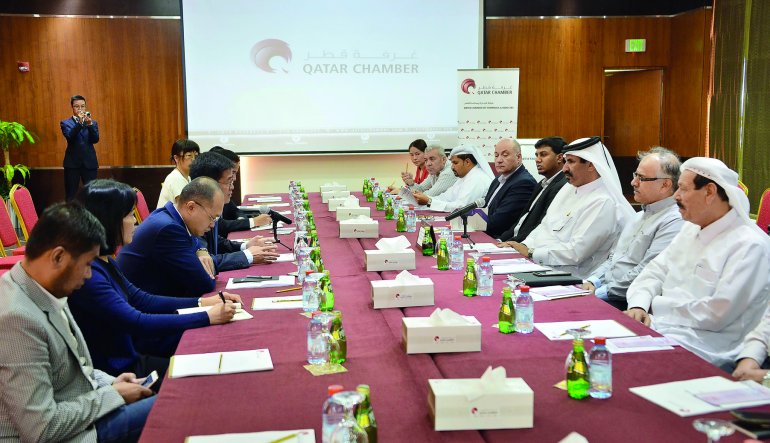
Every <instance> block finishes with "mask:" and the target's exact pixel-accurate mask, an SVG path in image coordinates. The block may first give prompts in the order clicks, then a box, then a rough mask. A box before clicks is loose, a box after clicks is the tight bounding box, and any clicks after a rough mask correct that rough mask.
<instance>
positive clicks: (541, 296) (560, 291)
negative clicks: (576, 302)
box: [530, 285, 590, 301]
mask: <svg viewBox="0 0 770 443" xmlns="http://www.w3.org/2000/svg"><path fill="white" fill-rule="evenodd" d="M588 294H590V292H589V291H586V290H585V289H583V288H581V287H580V286H577V285H554V286H542V287H539V288H532V289H530V295H532V300H535V301H543V300H557V299H560V298H568V297H581V296H583V295H588Z"/></svg>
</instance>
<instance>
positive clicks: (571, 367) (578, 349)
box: [567, 340, 591, 400]
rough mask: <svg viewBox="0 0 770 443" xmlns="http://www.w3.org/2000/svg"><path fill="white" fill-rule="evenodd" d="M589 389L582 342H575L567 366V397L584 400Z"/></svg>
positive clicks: (589, 384)
mask: <svg viewBox="0 0 770 443" xmlns="http://www.w3.org/2000/svg"><path fill="white" fill-rule="evenodd" d="M590 387H591V382H590V381H589V379H588V364H587V363H586V356H585V352H584V351H583V340H575V341H574V342H573V348H572V354H571V355H570V360H569V364H568V365H567V395H568V396H570V397H571V398H575V399H578V400H580V399H583V398H586V397H588V390H589V388H590Z"/></svg>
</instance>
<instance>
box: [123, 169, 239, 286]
mask: <svg viewBox="0 0 770 443" xmlns="http://www.w3.org/2000/svg"><path fill="white" fill-rule="evenodd" d="M224 203H225V195H224V193H223V192H222V190H221V189H220V187H219V184H218V183H217V182H216V181H214V180H212V179H210V178H206V177H201V178H198V179H195V180H192V181H191V182H190V183H189V184H187V186H185V187H184V188H183V189H182V193H181V194H179V197H177V199H176V203H174V202H169V203H166V205H165V206H164V207H162V208H160V209H156V210H155V211H153V213H152V214H150V216H149V217H147V219H146V220H145V221H143V222H142V223H141V224H140V225H139V226H138V227H137V228H136V231H135V232H134V239H133V241H132V242H131V243H129V244H127V245H125V246H123V248H121V250H120V253H119V254H118V264H119V266H120V269H121V270H122V271H123V273H124V274H125V275H126V277H127V278H128V279H129V280H130V281H131V283H133V284H135V285H136V286H138V287H139V288H141V289H144V290H145V291H147V292H150V293H153V294H161V295H168V296H175V297H200V296H201V295H203V294H205V293H207V292H211V291H213V290H214V286H215V283H216V282H215V280H214V273H213V263H212V260H211V257H209V255H208V253H207V252H206V248H205V245H204V244H203V243H202V242H201V241H200V238H199V237H200V236H202V235H204V234H205V233H206V232H208V231H210V230H211V229H213V228H214V226H215V225H216V222H217V220H218V219H219V217H220V216H221V215H222V206H223V205H224ZM201 250H202V252H206V253H205V254H204V253H200V257H199V251H201Z"/></svg>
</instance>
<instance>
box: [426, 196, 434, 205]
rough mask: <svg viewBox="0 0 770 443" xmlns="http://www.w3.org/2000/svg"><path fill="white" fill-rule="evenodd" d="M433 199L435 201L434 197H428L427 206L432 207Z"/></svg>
mask: <svg viewBox="0 0 770 443" xmlns="http://www.w3.org/2000/svg"><path fill="white" fill-rule="evenodd" d="M432 201H433V199H432V198H430V197H428V204H427V205H426V206H428V207H429V208H430V203H431V202H432Z"/></svg>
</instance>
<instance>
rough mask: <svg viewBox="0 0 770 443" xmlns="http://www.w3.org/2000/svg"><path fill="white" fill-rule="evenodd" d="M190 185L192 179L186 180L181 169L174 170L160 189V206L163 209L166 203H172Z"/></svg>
mask: <svg viewBox="0 0 770 443" xmlns="http://www.w3.org/2000/svg"><path fill="white" fill-rule="evenodd" d="M188 183H190V178H189V177H187V178H185V176H184V175H182V173H181V172H179V169H177V168H174V170H173V171H171V172H170V173H169V174H168V175H167V176H166V180H164V181H163V184H162V185H161V188H160V197H158V206H156V208H162V207H163V206H166V203H168V202H172V201H174V200H175V199H176V197H177V196H178V195H179V194H181V193H182V189H183V188H184V187H185V186H187V184H188Z"/></svg>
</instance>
